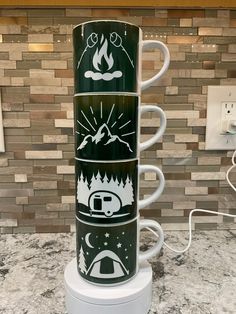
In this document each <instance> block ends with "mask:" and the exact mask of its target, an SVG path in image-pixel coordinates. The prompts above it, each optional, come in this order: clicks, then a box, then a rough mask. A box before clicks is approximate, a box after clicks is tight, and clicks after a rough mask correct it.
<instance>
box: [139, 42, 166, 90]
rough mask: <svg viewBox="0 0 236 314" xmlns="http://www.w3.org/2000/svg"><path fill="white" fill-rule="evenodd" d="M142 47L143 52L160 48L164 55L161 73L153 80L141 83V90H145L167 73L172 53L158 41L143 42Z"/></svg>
mask: <svg viewBox="0 0 236 314" xmlns="http://www.w3.org/2000/svg"><path fill="white" fill-rule="evenodd" d="M141 45H142V49H143V50H144V49H146V48H158V49H160V50H161V51H162V53H163V54H164V64H163V66H162V68H161V69H160V71H159V72H158V73H157V74H156V75H154V76H153V77H152V78H150V79H148V80H146V81H142V82H141V90H144V89H146V88H148V87H149V86H150V85H151V84H152V83H153V82H155V81H156V80H158V79H159V78H160V77H161V76H162V75H163V74H164V73H165V72H166V70H167V69H168V67H169V64H170V52H169V50H168V48H167V46H166V45H165V44H163V43H162V42H161V41H157V40H142V41H141Z"/></svg>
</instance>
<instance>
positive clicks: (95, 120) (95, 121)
mask: <svg viewBox="0 0 236 314" xmlns="http://www.w3.org/2000/svg"><path fill="white" fill-rule="evenodd" d="M89 108H90V111H91V113H92V116H93V121H94V123H95V124H96V125H98V123H97V119H96V118H95V116H94V112H93V108H92V107H91V106H90V107H89Z"/></svg>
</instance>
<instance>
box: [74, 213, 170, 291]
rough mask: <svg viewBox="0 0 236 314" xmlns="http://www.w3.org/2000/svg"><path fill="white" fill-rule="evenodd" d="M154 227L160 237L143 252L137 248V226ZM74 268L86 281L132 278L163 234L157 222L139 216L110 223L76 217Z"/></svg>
mask: <svg viewBox="0 0 236 314" xmlns="http://www.w3.org/2000/svg"><path fill="white" fill-rule="evenodd" d="M146 227H150V228H152V229H154V230H155V231H156V232H157V233H158V235H159V238H158V240H157V241H156V243H155V244H154V245H153V246H152V247H151V248H149V249H148V250H146V251H144V252H140V251H139V238H140V232H139V231H140V230H141V229H144V228H146ZM76 229H77V235H76V246H77V269H78V272H79V274H80V275H81V276H82V277H83V278H84V279H85V280H87V281H89V282H91V283H94V284H98V285H117V284H121V283H124V282H126V281H128V280H130V279H131V278H133V277H134V276H135V275H136V274H137V272H138V269H139V264H140V263H141V262H143V261H145V260H147V259H149V258H151V257H153V256H155V255H156V254H158V253H159V252H160V250H161V247H162V245H163V242H164V234H163V231H162V228H161V227H160V225H159V224H158V223H157V222H156V221H154V220H149V219H143V220H140V219H139V217H136V218H135V219H133V220H131V221H129V222H126V223H122V224H112V225H97V224H88V223H84V222H82V221H81V220H79V219H78V218H77V219H76Z"/></svg>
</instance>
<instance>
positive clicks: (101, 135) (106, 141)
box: [77, 123, 133, 152]
mask: <svg viewBox="0 0 236 314" xmlns="http://www.w3.org/2000/svg"><path fill="white" fill-rule="evenodd" d="M92 143H93V144H95V145H97V144H98V143H99V144H100V145H101V144H102V145H104V146H107V145H110V144H112V143H114V144H115V143H119V144H121V145H125V146H126V147H127V148H128V150H129V151H130V152H133V151H132V150H131V148H130V145H129V143H127V142H125V141H123V140H122V139H120V138H119V136H118V135H113V134H112V133H111V131H110V130H109V127H108V126H107V125H106V124H105V123H103V124H102V125H101V126H100V128H99V129H98V131H97V133H96V134H95V135H94V136H92V135H90V134H89V135H87V136H85V138H84V140H83V142H82V143H81V144H80V145H79V147H78V148H77V150H80V149H83V148H84V147H85V146H87V145H91V144H92Z"/></svg>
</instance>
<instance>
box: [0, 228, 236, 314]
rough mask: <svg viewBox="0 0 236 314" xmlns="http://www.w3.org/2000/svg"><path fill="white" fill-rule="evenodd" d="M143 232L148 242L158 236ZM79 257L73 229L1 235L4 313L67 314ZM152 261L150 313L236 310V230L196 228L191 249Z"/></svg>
mask: <svg viewBox="0 0 236 314" xmlns="http://www.w3.org/2000/svg"><path fill="white" fill-rule="evenodd" d="M143 237H144V238H145V241H143V245H142V246H143V247H145V246H146V245H149V244H151V242H152V241H153V237H152V235H151V233H148V232H145V233H144V234H143ZM166 242H168V244H170V245H172V246H174V247H179V248H181V247H182V246H185V245H186V243H187V233H186V232H168V233H167V234H166ZM74 257H75V235H74V234H31V235H30V234H17V235H1V236H0V282H1V284H0V313H1V314H44V313H46V314H65V313H66V310H65V303H64V286H63V272H64V268H65V266H66V264H67V263H68V262H70V261H71V259H72V258H74ZM150 262H151V264H152V267H153V272H154V273H153V275H154V280H153V301H152V308H151V310H150V313H149V314H201V313H202V314H222V313H226V314H235V313H236V297H235V291H236V230H234V231H224V230H223V231H222V230H221V231H196V232H194V235H193V243H192V246H191V248H190V250H189V251H188V252H187V253H185V254H182V255H180V254H176V253H173V252H171V251H169V250H168V249H166V248H165V249H164V250H163V251H162V253H161V255H160V256H159V257H156V258H153V259H151V260H150Z"/></svg>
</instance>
